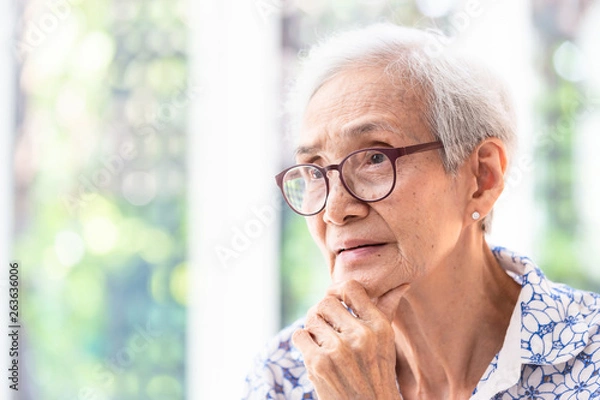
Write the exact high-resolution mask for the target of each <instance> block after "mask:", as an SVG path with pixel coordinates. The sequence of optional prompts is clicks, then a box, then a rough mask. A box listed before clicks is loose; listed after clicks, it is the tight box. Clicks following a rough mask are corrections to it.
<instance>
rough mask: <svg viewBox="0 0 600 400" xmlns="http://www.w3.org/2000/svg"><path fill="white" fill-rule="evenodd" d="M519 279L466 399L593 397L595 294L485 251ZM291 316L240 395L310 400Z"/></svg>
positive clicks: (599, 384)
mask: <svg viewBox="0 0 600 400" xmlns="http://www.w3.org/2000/svg"><path fill="white" fill-rule="evenodd" d="M492 251H493V253H494V256H495V257H496V259H497V260H498V262H499V263H500V265H501V266H502V267H503V268H504V269H505V270H506V272H507V273H508V274H509V275H511V276H512V277H513V279H515V280H516V281H517V282H518V283H520V284H521V286H522V288H521V293H520V295H519V300H518V301H517V305H516V307H515V310H514V312H513V315H512V318H511V322H510V325H509V328H508V330H507V333H506V337H505V340H504V344H503V346H502V349H501V350H500V352H499V353H498V354H496V356H495V357H494V359H493V360H492V361H491V363H490V365H489V366H488V368H487V370H486V371H485V373H484V374H483V376H482V378H481V380H480V381H479V384H478V385H477V387H476V388H475V390H474V392H473V396H472V397H471V399H472V400H479V399H503V400H504V399H536V400H546V399H548V400H549V399H552V400H555V399H561V400H562V399H581V400H584V399H594V398H600V351H599V350H600V312H599V311H600V295H598V294H596V293H591V292H584V291H580V290H575V289H572V288H570V287H568V286H565V285H562V284H557V283H554V282H551V281H549V280H548V279H547V278H546V277H545V276H544V274H543V273H542V271H541V270H540V269H539V268H538V267H537V266H536V265H535V264H534V263H533V262H532V261H531V260H530V259H529V258H527V257H523V256H520V255H517V254H515V253H513V252H511V251H509V250H507V249H505V248H502V247H495V248H493V249H492ZM301 326H302V320H300V321H297V322H296V323H294V324H292V325H291V326H289V327H288V328H286V329H284V330H282V331H281V332H280V333H279V334H278V335H277V336H276V337H275V338H274V340H272V341H271V342H270V344H269V345H268V346H267V347H266V348H265V350H264V351H263V352H262V353H261V354H260V355H259V357H258V358H257V359H256V361H255V366H254V369H253V370H252V371H251V373H250V374H249V375H248V377H247V379H246V389H245V393H244V396H243V398H244V399H279V400H286V399H287V400H300V399H317V396H316V394H315V393H314V389H313V386H312V384H311V383H310V381H309V380H308V376H307V373H306V369H305V367H304V362H303V360H302V354H301V353H300V352H299V351H298V350H297V349H295V348H294V347H293V345H292V344H291V335H292V333H293V332H294V331H295V330H296V329H298V328H299V327H301Z"/></svg>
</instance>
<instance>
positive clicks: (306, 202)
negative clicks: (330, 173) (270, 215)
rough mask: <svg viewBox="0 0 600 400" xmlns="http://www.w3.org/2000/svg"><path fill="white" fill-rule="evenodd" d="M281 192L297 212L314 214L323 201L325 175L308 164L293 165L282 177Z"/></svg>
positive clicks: (325, 188)
mask: <svg viewBox="0 0 600 400" xmlns="http://www.w3.org/2000/svg"><path fill="white" fill-rule="evenodd" d="M283 194H284V196H285V198H286V200H287V202H288V203H289V205H290V206H291V207H292V208H293V209H294V211H296V212H297V213H300V214H304V215H310V214H314V213H316V212H317V211H319V210H320V209H321V208H322V207H323V204H324V203H325V197H326V195H327V186H326V182H325V177H324V176H323V174H322V173H321V171H319V170H318V169H317V168H315V167H312V166H309V165H299V166H297V167H294V168H292V169H290V170H289V171H288V172H287V173H286V174H285V176H284V177H283Z"/></svg>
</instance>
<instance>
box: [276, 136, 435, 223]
mask: <svg viewBox="0 0 600 400" xmlns="http://www.w3.org/2000/svg"><path fill="white" fill-rule="evenodd" d="M442 147H444V146H443V144H442V142H439V141H437V142H429V143H421V144H416V145H414V146H407V147H397V148H389V149H388V148H373V149H362V150H357V151H354V152H352V153H350V154H349V155H348V156H346V157H345V158H344V159H343V160H342V161H341V162H340V163H339V164H332V165H328V166H326V167H320V166H318V165H315V164H298V165H294V166H293V167H290V168H287V169H284V170H283V171H281V172H280V173H279V174H277V175H276V176H275V180H276V181H277V186H279V188H280V189H281V193H283V197H284V199H285V201H286V202H287V203H288V205H289V206H290V207H291V209H292V210H294V211H295V212H296V213H298V214H300V215H304V216H310V215H315V214H318V213H320V212H321V211H322V210H323V209H324V208H325V204H326V202H327V196H328V195H329V178H328V177H327V173H328V172H329V171H331V170H336V171H338V173H339V174H340V181H341V182H342V185H343V186H344V188H345V189H346V190H347V191H348V193H350V194H351V195H352V197H354V198H355V199H357V200H360V201H363V202H366V203H373V202H375V201H380V200H383V199H385V198H386V197H388V196H389V195H390V193H392V190H394V186H395V185H396V168H395V165H396V160H397V159H398V158H400V157H402V156H407V155H409V154H413V153H419V152H422V151H428V150H435V149H440V148H442Z"/></svg>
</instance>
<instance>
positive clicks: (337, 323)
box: [315, 296, 357, 333]
mask: <svg viewBox="0 0 600 400" xmlns="http://www.w3.org/2000/svg"><path fill="white" fill-rule="evenodd" d="M315 311H316V313H317V314H318V315H319V316H320V317H321V318H323V320H324V321H325V322H327V323H328V324H329V325H331V326H332V328H333V329H334V330H336V331H337V332H340V333H341V332H344V331H345V330H347V329H349V328H351V327H352V326H354V325H355V324H356V323H357V320H356V317H355V316H354V315H353V314H352V313H351V312H350V311H349V310H348V308H347V306H346V305H344V304H343V303H342V301H341V300H340V299H338V298H336V297H334V296H326V297H325V298H324V299H323V300H321V302H319V304H317V306H316V309H315Z"/></svg>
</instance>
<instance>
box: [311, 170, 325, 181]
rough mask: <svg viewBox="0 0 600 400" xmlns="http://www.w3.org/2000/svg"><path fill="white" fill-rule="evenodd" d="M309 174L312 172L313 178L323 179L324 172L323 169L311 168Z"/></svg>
mask: <svg viewBox="0 0 600 400" xmlns="http://www.w3.org/2000/svg"><path fill="white" fill-rule="evenodd" d="M309 174H310V178H311V179H322V178H323V174H322V173H321V171H319V170H318V169H316V168H311V169H310V172H309Z"/></svg>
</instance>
